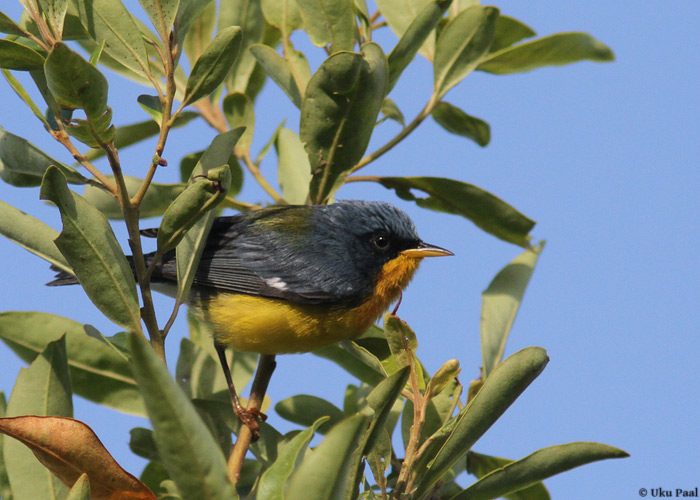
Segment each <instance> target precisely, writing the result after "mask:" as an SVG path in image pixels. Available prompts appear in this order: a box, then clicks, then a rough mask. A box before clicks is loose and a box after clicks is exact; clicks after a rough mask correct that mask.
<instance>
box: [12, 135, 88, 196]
mask: <svg viewBox="0 0 700 500" xmlns="http://www.w3.org/2000/svg"><path fill="white" fill-rule="evenodd" d="M52 165H53V166H55V167H57V168H58V169H59V170H60V171H61V172H63V174H64V175H65V176H66V178H67V180H68V182H70V183H71V184H84V183H85V182H87V179H86V178H85V177H83V176H82V175H81V174H80V173H78V172H77V171H76V170H75V169H73V168H72V167H69V166H68V165H64V164H63V163H61V162H60V161H58V160H56V159H54V158H51V157H50V156H49V155H47V154H46V153H44V152H43V151H41V150H40V149H39V148H37V147H36V146H34V145H33V144H32V143H30V142H29V141H27V140H26V139H23V138H22V137H19V136H16V135H14V134H11V133H10V132H7V131H6V130H5V129H3V128H2V127H0V178H1V179H2V180H3V181H5V182H7V183H8V184H10V185H12V186H15V187H35V186H40V185H41V179H42V178H43V176H44V174H45V173H46V169H48V168H49V166H52Z"/></svg>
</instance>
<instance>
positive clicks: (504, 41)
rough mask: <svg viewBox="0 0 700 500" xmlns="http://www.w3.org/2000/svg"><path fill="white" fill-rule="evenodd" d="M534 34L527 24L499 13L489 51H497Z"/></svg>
mask: <svg viewBox="0 0 700 500" xmlns="http://www.w3.org/2000/svg"><path fill="white" fill-rule="evenodd" d="M536 34H537V33H535V32H534V30H533V29H532V28H530V27H529V26H528V25H526V24H524V23H522V22H521V21H518V20H517V19H514V18H512V17H508V16H504V15H503V14H501V15H500V16H498V19H496V34H495V35H494V37H493V43H492V44H491V48H490V49H489V51H490V52H497V51H499V50H501V49H505V48H506V47H510V46H511V45H513V44H514V43H518V42H519V41H520V40H524V39H525V38H531V37H533V36H535V35H536Z"/></svg>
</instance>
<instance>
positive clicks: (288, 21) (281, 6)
mask: <svg viewBox="0 0 700 500" xmlns="http://www.w3.org/2000/svg"><path fill="white" fill-rule="evenodd" d="M260 5H261V7H262V13H263V16H265V20H266V21H267V22H268V24H271V25H272V26H277V27H278V28H279V29H280V31H281V32H282V34H283V35H284V36H285V37H287V38H288V37H289V35H290V34H291V33H292V31H294V30H295V29H297V28H299V27H300V26H301V12H300V11H299V6H298V5H297V1H296V0H262V2H260Z"/></svg>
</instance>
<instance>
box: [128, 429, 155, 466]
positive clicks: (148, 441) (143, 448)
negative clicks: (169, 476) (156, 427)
mask: <svg viewBox="0 0 700 500" xmlns="http://www.w3.org/2000/svg"><path fill="white" fill-rule="evenodd" d="M129 449H130V450H131V452H132V453H133V454H134V455H138V456H139V457H141V458H145V459H146V460H155V461H158V462H160V455H158V447H157V446H156V441H155V439H154V438H153V431H152V430H151V429H145V428H143V427H134V428H133V429H131V430H130V431H129Z"/></svg>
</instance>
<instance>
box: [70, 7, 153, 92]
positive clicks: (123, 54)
mask: <svg viewBox="0 0 700 500" xmlns="http://www.w3.org/2000/svg"><path fill="white" fill-rule="evenodd" d="M76 5H77V7H78V12H79V16H80V21H81V22H82V23H83V27H84V28H85V30H86V31H87V32H88V33H89V34H90V37H91V38H92V39H93V40H94V41H97V42H101V41H102V40H104V41H105V49H104V50H105V52H106V53H107V54H108V55H109V56H110V57H111V58H112V59H113V60H114V61H115V62H117V63H119V64H120V65H121V66H123V67H125V68H127V69H129V70H130V71H132V72H134V73H136V74H137V75H139V76H140V77H142V78H144V77H147V76H148V73H149V71H150V69H149V63H148V52H147V51H146V44H145V43H144V38H143V36H142V30H141V28H140V26H139V24H138V23H137V22H136V20H135V19H134V18H133V17H132V15H131V14H130V13H129V11H128V10H127V9H126V7H124V4H122V2H121V1H120V0H79V1H77V2H76ZM146 31H147V30H146ZM149 38H150V37H149ZM102 62H103V63H105V59H104V58H103V59H102Z"/></svg>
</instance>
